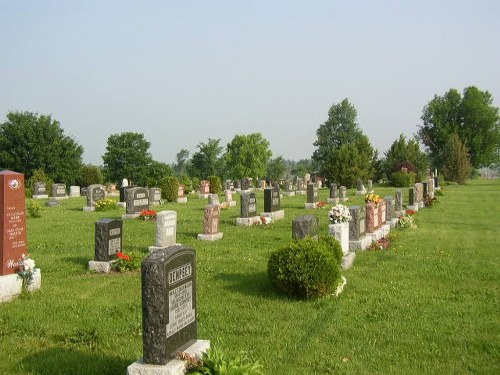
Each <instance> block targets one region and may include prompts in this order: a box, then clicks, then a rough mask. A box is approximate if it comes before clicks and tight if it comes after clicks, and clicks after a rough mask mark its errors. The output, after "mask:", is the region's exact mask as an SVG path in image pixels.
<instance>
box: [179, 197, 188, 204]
mask: <svg viewBox="0 0 500 375" xmlns="http://www.w3.org/2000/svg"><path fill="white" fill-rule="evenodd" d="M187 202H188V197H179V198H177V203H187Z"/></svg>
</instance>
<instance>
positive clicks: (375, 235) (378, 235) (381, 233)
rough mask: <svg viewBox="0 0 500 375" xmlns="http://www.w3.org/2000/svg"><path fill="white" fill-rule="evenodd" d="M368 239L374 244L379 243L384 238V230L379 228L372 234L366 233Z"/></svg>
mask: <svg viewBox="0 0 500 375" xmlns="http://www.w3.org/2000/svg"><path fill="white" fill-rule="evenodd" d="M366 237H369V238H371V240H372V242H373V241H378V240H380V239H381V238H383V237H384V230H383V229H382V228H379V229H377V230H374V231H373V232H371V233H366Z"/></svg>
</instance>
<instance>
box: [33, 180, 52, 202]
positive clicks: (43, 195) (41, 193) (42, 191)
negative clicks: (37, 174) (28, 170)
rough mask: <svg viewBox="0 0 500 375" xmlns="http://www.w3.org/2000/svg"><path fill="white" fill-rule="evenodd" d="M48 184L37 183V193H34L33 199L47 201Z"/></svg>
mask: <svg viewBox="0 0 500 375" xmlns="http://www.w3.org/2000/svg"><path fill="white" fill-rule="evenodd" d="M48 197H49V195H48V194H47V184H46V183H45V182H36V183H35V191H34V192H33V199H47V198H48Z"/></svg>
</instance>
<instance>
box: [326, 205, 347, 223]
mask: <svg viewBox="0 0 500 375" xmlns="http://www.w3.org/2000/svg"><path fill="white" fill-rule="evenodd" d="M351 218H352V217H351V211H349V207H347V206H344V205H343V204H337V205H335V206H333V207H332V209H331V210H330V211H328V219H329V220H330V222H331V223H332V224H339V223H345V222H348V221H350V220H351Z"/></svg>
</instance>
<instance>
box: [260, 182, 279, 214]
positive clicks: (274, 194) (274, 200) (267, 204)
mask: <svg viewBox="0 0 500 375" xmlns="http://www.w3.org/2000/svg"><path fill="white" fill-rule="evenodd" d="M279 209H280V189H279V188H278V187H272V188H266V189H264V212H274V211H278V210H279Z"/></svg>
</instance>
